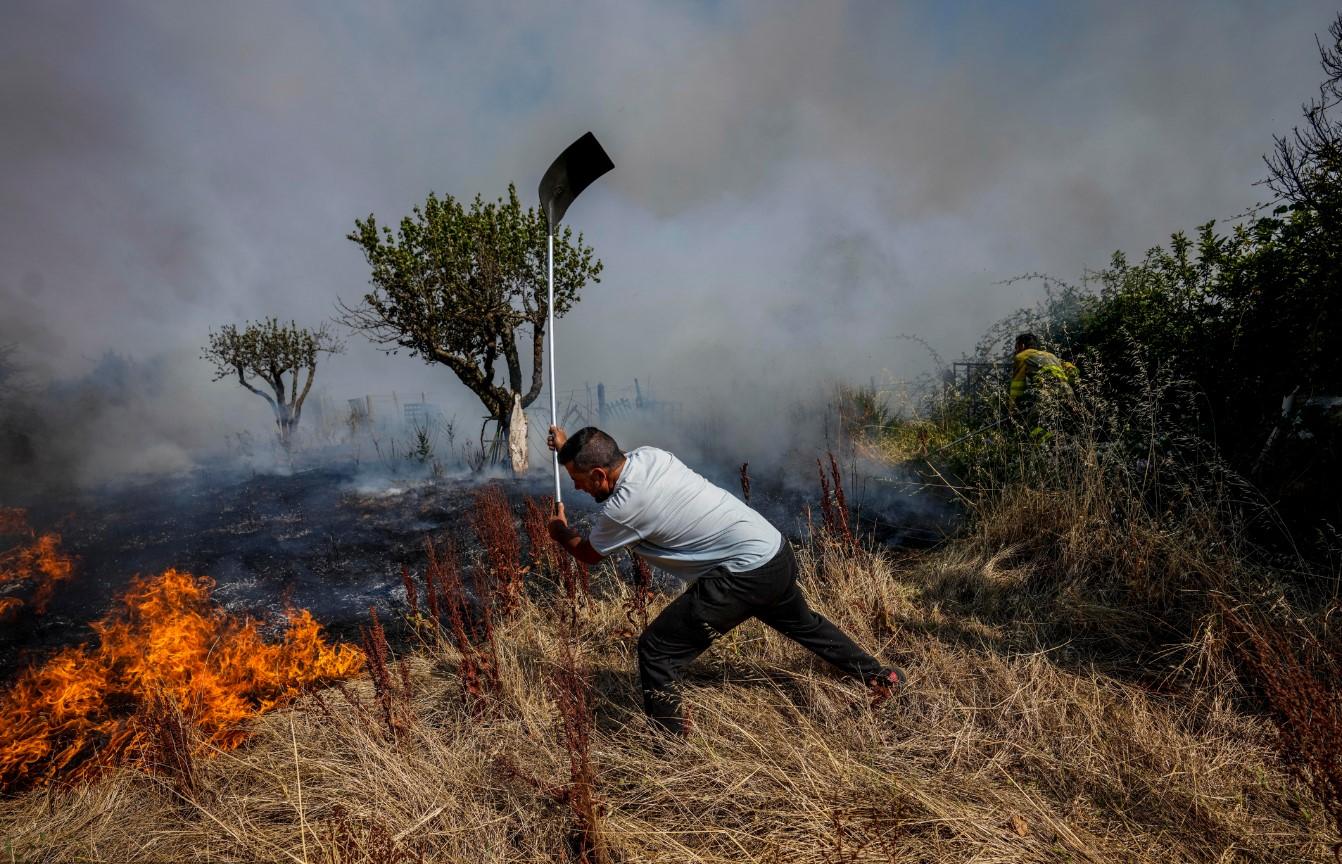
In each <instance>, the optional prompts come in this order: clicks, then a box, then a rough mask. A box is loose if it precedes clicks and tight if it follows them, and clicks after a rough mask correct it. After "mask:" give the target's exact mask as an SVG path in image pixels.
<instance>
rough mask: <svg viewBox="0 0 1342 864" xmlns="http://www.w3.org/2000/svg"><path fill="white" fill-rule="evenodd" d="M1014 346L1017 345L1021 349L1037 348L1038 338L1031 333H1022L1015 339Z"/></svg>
mask: <svg viewBox="0 0 1342 864" xmlns="http://www.w3.org/2000/svg"><path fill="white" fill-rule="evenodd" d="M1016 344H1017V345H1019V346H1020V347H1021V348H1022V349H1025V348H1038V347H1039V337H1038V336H1036V335H1034V334H1033V333H1022V334H1020V335H1019V336H1017V337H1016Z"/></svg>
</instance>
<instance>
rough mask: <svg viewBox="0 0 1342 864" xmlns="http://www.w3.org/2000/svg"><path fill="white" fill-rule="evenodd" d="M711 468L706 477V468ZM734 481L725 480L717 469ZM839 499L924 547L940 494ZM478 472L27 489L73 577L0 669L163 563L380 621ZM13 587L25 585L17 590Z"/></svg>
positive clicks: (791, 516) (80, 633)
mask: <svg viewBox="0 0 1342 864" xmlns="http://www.w3.org/2000/svg"><path fill="white" fill-rule="evenodd" d="M710 476H712V475H710ZM713 479H714V480H716V481H717V482H719V483H721V484H722V485H723V486H724V487H726V488H730V489H732V491H733V492H739V489H737V488H732V486H730V485H729V483H730V482H731V481H730V480H729V479H727V478H725V477H713ZM500 482H502V484H503V487H504V489H505V491H506V493H507V495H508V497H509V499H510V500H511V501H512V503H513V505H514V510H515V512H516V513H518V514H519V515H520V513H521V512H522V502H523V500H524V498H525V497H526V496H528V495H532V496H540V495H546V494H551V493H552V492H553V485H552V482H551V481H549V480H548V479H547V478H546V477H545V475H544V474H537V475H535V476H534V477H531V478H527V479H523V480H514V479H509V480H506V481H500ZM854 486H855V487H859V486H860V489H855V491H854V492H853V493H850V497H853V498H855V499H856V500H853V501H850V504H852V505H853V506H854V508H855V510H857V511H858V523H859V527H860V528H861V529H862V530H863V533H864V535H866V536H871V537H874V538H875V539H876V540H877V542H884V543H887V544H888V545H922V544H925V543H927V542H935V541H936V540H938V539H939V538H940V537H941V536H942V530H943V527H942V526H944V525H945V524H946V523H947V513H946V509H945V507H944V505H943V504H941V503H939V502H936V501H933V500H932V499H931V498H929V496H928V494H927V493H926V492H925V491H920V492H917V493H916V494H914V493H913V492H909V491H907V490H898V489H896V488H895V487H894V486H890V485H883V484H881V483H867V482H865V481H859V482H858V483H855V484H854ZM478 487H479V480H478V479H475V478H471V477H457V478H440V479H429V478H412V477H394V476H393V477H388V476H385V475H383V476H374V475H369V474H366V473H360V472H359V471H358V470H356V469H355V468H354V467H353V466H335V465H332V466H324V467H316V468H310V469H307V470H301V471H295V472H292V473H288V474H250V473H246V474H243V473H238V472H237V471H226V470H217V469H216V470H211V471H198V472H196V473H194V474H192V475H189V476H180V477H173V478H163V479H157V480H154V481H150V482H143V483H139V484H134V485H122V486H119V487H115V488H104V489H101V490H98V491H96V492H85V493H82V494H79V495H72V496H66V497H62V498H56V499H47V500H40V501H36V502H30V504H29V507H28V513H29V521H30V523H31V524H32V526H33V527H34V528H35V529H37V530H38V531H50V530H56V531H58V532H60V534H61V538H62V542H61V548H62V549H63V551H65V552H66V553H68V554H71V555H73V556H74V557H75V562H76V563H75V572H74V576H73V577H72V578H71V579H70V580H69V581H67V582H64V583H62V584H61V585H60V586H59V587H58V588H57V590H56V592H55V594H54V596H53V598H52V601H51V603H50V605H49V607H48V608H47V610H46V612H45V613H44V614H41V615H33V614H30V613H29V612H27V611H26V610H21V611H20V612H19V613H18V614H17V615H13V616H11V617H10V619H9V620H7V621H6V622H5V623H4V624H3V625H0V681H3V680H7V679H8V678H10V677H11V676H12V675H13V674H15V673H16V672H17V671H18V670H19V669H21V668H23V667H24V666H26V665H27V664H28V663H31V662H34V661H35V660H38V659H40V658H41V657H43V656H45V655H47V654H49V653H50V652H51V651H53V650H55V649H57V648H59V647H63V646H66V645H72V644H76V643H78V642H82V641H85V640H88V639H90V638H91V637H92V635H93V634H92V631H91V629H90V628H89V624H90V623H91V622H92V621H94V620H96V619H97V618H99V617H100V616H102V615H103V614H104V613H105V612H106V611H107V610H108V609H109V608H111V607H112V605H113V604H114V601H115V599H116V597H117V596H118V595H119V594H121V593H122V592H123V591H124V590H125V589H126V587H127V585H128V584H129V582H130V579H131V578H132V577H133V576H135V575H137V574H138V575H152V574H157V573H159V572H162V571H163V570H165V569H167V568H169V567H175V568H178V569H180V570H187V571H190V572H192V573H196V574H198V575H205V576H208V577H210V578H211V579H213V580H214V582H215V583H216V584H215V589H214V595H213V596H214V599H215V601H216V602H218V603H219V604H220V605H221V606H222V607H223V608H224V609H225V610H227V611H228V612H229V613H231V614H234V615H246V616H249V617H251V618H253V619H256V620H258V621H260V622H262V624H263V626H264V627H265V628H267V629H268V630H269V631H270V632H271V633H278V632H280V631H281V630H282V628H283V626H284V622H285V617H284V610H285V609H286V608H288V607H290V606H293V607H300V608H306V609H309V610H311V611H312V613H313V615H314V616H315V617H316V619H317V620H318V621H319V622H321V623H322V625H323V626H324V627H325V628H326V629H327V632H328V633H329V634H330V635H331V636H332V637H334V638H337V639H347V640H355V639H357V638H358V627H359V625H360V624H362V623H365V622H366V621H367V620H368V610H369V608H370V607H374V608H376V609H377V610H378V612H379V616H380V617H381V618H382V620H383V621H384V622H387V623H389V624H390V625H391V626H390V627H389V629H390V630H391V632H392V633H393V634H395V633H396V631H397V627H396V623H397V622H398V621H400V620H401V619H402V614H403V612H404V609H405V597H404V589H403V588H402V583H401V567H402V565H403V564H407V565H409V566H410V568H411V569H412V571H415V572H419V573H422V570H423V563H424V551H423V549H424V541H425V540H426V539H427V538H429V537H433V538H434V539H435V540H440V541H441V540H443V539H445V538H446V537H448V536H451V537H453V538H455V539H456V541H457V544H458V547H459V548H461V549H467V550H468V549H470V548H471V547H473V546H474V545H475V539H474V534H473V531H472V529H471V523H470V514H471V510H472V508H473V506H474V494H473V493H474V492H475V490H476V489H477V488H478ZM810 497H811V499H812V500H810V501H808V500H807V494H806V493H805V492H804V491H798V490H790V489H788V488H787V487H786V486H778V485H773V486H772V487H771V484H769V483H768V482H767V481H762V480H757V481H756V482H755V483H754V487H753V489H752V501H751V503H752V505H754V506H756V507H757V509H759V510H760V511H761V512H762V513H764V514H765V516H767V517H768V518H769V519H770V520H771V521H773V522H774V524H776V525H778V527H779V528H780V529H781V530H783V531H784V533H786V534H788V535H790V536H793V537H796V536H798V535H800V534H802V533H804V531H805V526H804V524H803V521H804V514H805V512H806V507H807V504H808V503H809V504H810V505H811V507H812V509H815V510H817V518H818V507H817V506H816V500H815V499H816V498H817V496H816V495H812V496H810ZM565 499H566V500H565V504H566V505H567V509H568V512H569V515H570V519H571V521H577V522H578V523H581V521H582V520H583V519H584V518H586V517H588V516H590V514H591V513H592V512H594V510H595V508H596V505H595V503H594V502H593V501H592V500H591V499H590V498H589V497H588V496H586V495H585V494H583V493H579V492H575V491H574V490H573V489H572V487H571V486H568V485H566V486H565ZM20 596H22V595H20Z"/></svg>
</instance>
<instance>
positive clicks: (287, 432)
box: [201, 318, 341, 451]
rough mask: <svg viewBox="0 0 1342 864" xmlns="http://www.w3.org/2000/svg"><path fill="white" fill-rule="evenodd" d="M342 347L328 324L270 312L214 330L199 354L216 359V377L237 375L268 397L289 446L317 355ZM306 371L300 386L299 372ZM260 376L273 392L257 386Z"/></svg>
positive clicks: (245, 384)
mask: <svg viewBox="0 0 1342 864" xmlns="http://www.w3.org/2000/svg"><path fill="white" fill-rule="evenodd" d="M340 350H341V346H340V343H339V342H338V341H337V340H336V339H335V338H333V337H332V336H331V334H330V333H328V332H327V330H326V327H325V325H323V326H321V327H318V328H317V329H316V330H309V329H308V328H306V327H299V326H298V325H297V324H296V323H295V322H293V321H290V322H289V323H288V324H281V323H280V322H279V321H277V320H276V319H274V318H266V319H265V320H263V321H256V322H251V321H249V322H247V323H246V324H245V325H243V327H242V329H241V330H239V329H238V327H237V325H234V324H226V325H224V326H223V327H221V328H219V332H217V333H216V332H214V331H211V332H210V335H209V343H208V344H207V345H206V346H205V350H204V352H203V353H202V355H201V356H202V357H203V358H204V359H206V360H208V361H210V362H211V363H212V364H213V365H214V368H215V376H214V380H215V381H218V380H220V379H222V378H230V377H233V376H235V375H236V376H237V379H238V383H239V384H241V385H242V386H243V387H244V388H245V389H247V390H248V391H250V392H252V393H255V394H256V395H257V396H260V397H261V398H262V399H264V400H266V403H267V404H268V405H270V409H271V411H272V412H274V414H275V431H276V434H277V435H278V436H279V441H280V444H281V446H283V447H284V449H285V450H286V451H287V450H288V449H289V447H290V445H291V444H292V441H293V433H294V429H295V428H297V426H298V421H299V419H300V418H301V417H302V415H303V402H304V400H306V399H307V396H308V392H309V391H311V390H312V380H313V378H314V377H316V374H317V357H318V355H321V354H335V353H338V352H339V351H340ZM304 374H306V377H305V378H302V386H301V388H300V386H299V381H300V377H301V376H303V375H304ZM286 375H287V376H288V380H287V381H286V379H285V376H286ZM259 382H264V383H265V385H266V386H267V387H269V388H270V391H271V392H270V393H266V392H265V391H263V390H261V389H259V388H258V387H256V386H254V385H255V383H259Z"/></svg>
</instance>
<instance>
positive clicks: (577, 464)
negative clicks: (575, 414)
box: [559, 426, 624, 471]
mask: <svg viewBox="0 0 1342 864" xmlns="http://www.w3.org/2000/svg"><path fill="white" fill-rule="evenodd" d="M623 461H624V452H623V451H622V450H620V445H619V444H616V443H615V439H614V438H612V437H610V436H609V435H607V434H606V433H605V432H602V431H601V430H600V429H598V428H596V427H595V426H584V427H583V428H582V429H579V430H578V431H577V432H574V433H573V434H572V435H570V436H569V438H568V440H567V441H565V442H564V446H563V447H560V448H559V464H560V465H567V464H569V463H570V462H572V463H573V467H574V468H576V469H578V470H579V471H591V470H592V469H593V468H617V467H619V465H620V463H621V462H623Z"/></svg>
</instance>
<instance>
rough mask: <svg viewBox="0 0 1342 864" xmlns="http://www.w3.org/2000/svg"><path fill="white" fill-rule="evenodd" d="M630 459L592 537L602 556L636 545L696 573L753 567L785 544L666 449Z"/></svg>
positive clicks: (682, 572)
mask: <svg viewBox="0 0 1342 864" xmlns="http://www.w3.org/2000/svg"><path fill="white" fill-rule="evenodd" d="M624 457H625V463H624V468H623V469H622V470H621V471H620V479H619V480H618V481H616V483H615V490H614V491H613V492H612V493H611V496H610V497H609V498H607V499H606V502H605V506H604V507H603V508H602V510H601V512H600V513H598V514H597V516H596V519H595V522H594V524H593V526H592V533H591V535H590V536H589V537H588V542H590V543H591V544H592V548H593V549H595V550H596V551H598V552H600V553H601V554H602V555H609V554H610V553H612V552H614V551H616V550H617V549H622V548H624V547H626V546H633V549H634V551H635V552H637V553H638V554H639V555H641V556H643V557H644V558H646V559H647V560H648V562H649V563H650V564H652V565H653V566H656V567H660V568H661V569H663V570H665V571H667V572H668V573H671V574H672V575H675V576H679V577H681V578H684V579H693V578H696V577H698V576H702V575H703V574H705V573H707V572H708V571H710V570H712V569H713V568H715V567H725V568H727V569H728V570H730V571H731V572H733V573H743V572H745V571H747V570H753V569H755V568H756V567H759V566H760V565H761V564H765V563H767V562H768V561H769V559H771V558H773V556H774V555H776V554H777V553H778V550H779V549H780V548H782V545H783V535H782V534H780V533H779V532H778V529H777V528H775V527H774V526H772V525H770V524H769V521H768V520H767V519H765V518H764V517H763V516H761V515H760V514H758V513H756V512H755V511H754V510H752V509H750V507H748V506H746V505H745V504H744V503H743V502H742V501H740V500H739V499H738V498H736V496H734V495H732V494H731V493H730V492H728V491H727V490H725V489H722V488H721V487H719V486H714V485H713V484H712V483H709V482H708V481H707V480H705V479H704V478H703V477H701V476H700V475H698V474H696V473H695V472H694V471H692V470H691V469H690V468H688V467H687V466H686V465H685V463H684V462H681V461H680V460H679V459H677V458H676V457H675V456H673V455H671V454H670V453H668V452H666V451H665V450H659V449H657V448H656V447H639V448H638V449H636V450H633V451H631V452H629V453H626V454H624Z"/></svg>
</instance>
